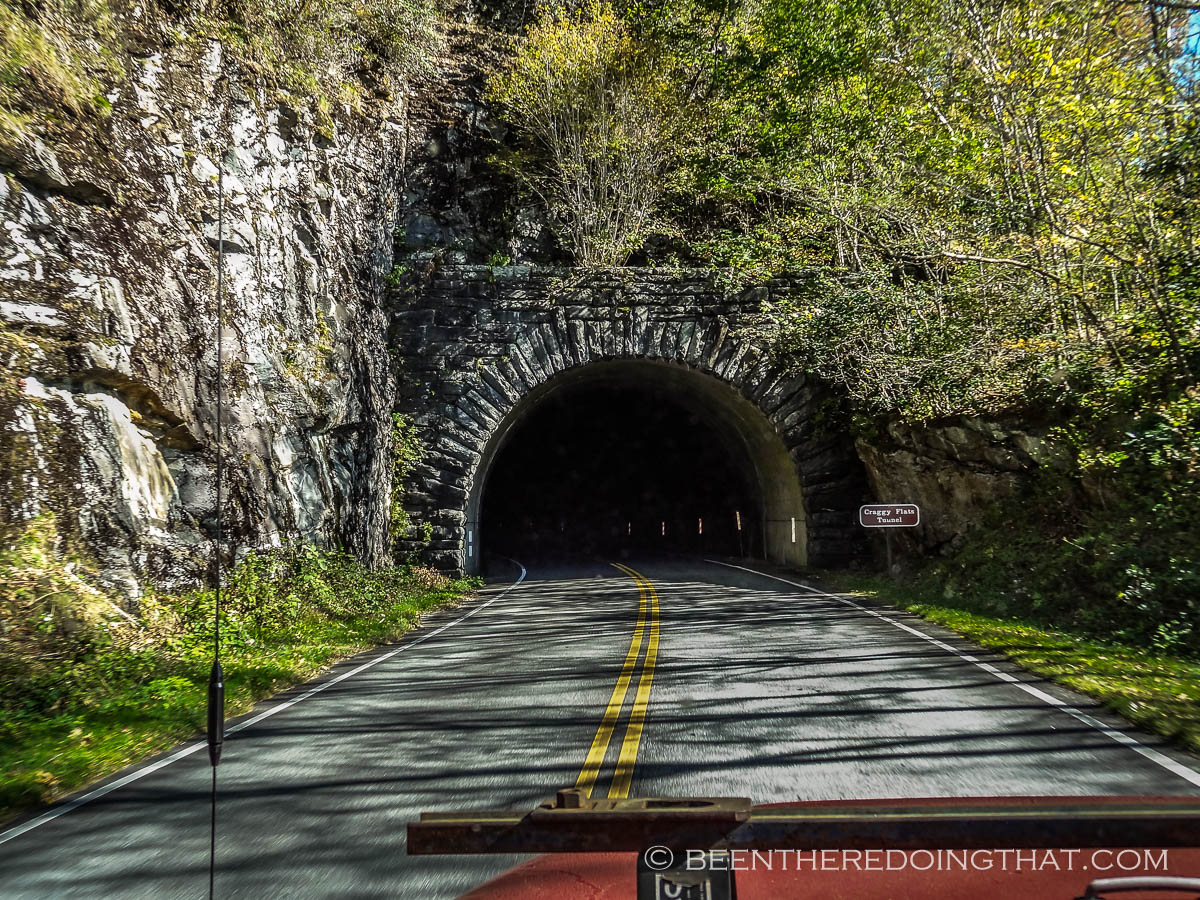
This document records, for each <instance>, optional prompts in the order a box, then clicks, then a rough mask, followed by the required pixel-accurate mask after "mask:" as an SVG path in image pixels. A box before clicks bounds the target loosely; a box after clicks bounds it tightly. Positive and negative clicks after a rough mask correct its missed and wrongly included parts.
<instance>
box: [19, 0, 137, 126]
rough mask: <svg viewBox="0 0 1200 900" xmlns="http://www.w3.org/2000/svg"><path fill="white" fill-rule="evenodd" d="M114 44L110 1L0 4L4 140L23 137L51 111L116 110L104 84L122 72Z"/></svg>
mask: <svg viewBox="0 0 1200 900" xmlns="http://www.w3.org/2000/svg"><path fill="white" fill-rule="evenodd" d="M80 32H82V34H84V35H86V36H87V37H89V38H92V39H91V40H80V39H78V37H77V35H78V33H80ZM115 46H116V26H115V22H114V17H113V14H112V11H111V9H110V8H109V6H108V4H107V3H106V2H105V0H41V2H38V3H34V4H23V5H10V4H8V3H5V4H0V139H4V138H10V139H11V138H13V137H15V136H17V135H19V134H21V133H22V132H23V131H24V130H25V128H26V127H27V125H28V123H29V122H30V121H31V120H32V119H35V118H37V117H38V116H39V115H40V114H42V113H44V111H45V110H46V109H47V108H54V107H58V108H63V109H66V110H69V111H70V112H72V113H75V114H81V113H83V112H85V111H91V112H95V113H103V112H105V111H107V110H108V109H109V108H111V104H110V103H109V102H108V99H107V98H106V97H104V95H103V93H102V92H101V82H102V81H103V80H104V79H105V78H112V77H115V76H116V75H118V74H119V73H120V65H119V64H118V62H117V60H116V50H115Z"/></svg>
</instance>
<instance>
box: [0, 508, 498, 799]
mask: <svg viewBox="0 0 1200 900" xmlns="http://www.w3.org/2000/svg"><path fill="white" fill-rule="evenodd" d="M51 533H52V523H51V524H47V523H46V522H45V521H42V522H38V523H35V525H34V527H33V528H31V529H30V533H27V534H26V535H24V536H23V537H22V539H21V540H19V541H17V542H16V543H15V544H14V545H13V546H12V547H10V548H9V549H8V550H6V551H4V552H0V622H2V623H3V624H2V625H0V680H3V681H4V682H5V685H6V689H5V692H4V696H3V697H0V772H2V773H3V775H2V779H0V821H3V820H5V819H8V818H11V817H13V816H15V815H18V814H20V813H21V812H23V811H25V810H28V809H30V808H33V807H36V806H38V805H41V804H44V803H47V802H49V801H52V800H54V799H56V798H58V797H61V796H63V795H64V794H67V793H69V792H71V791H73V790H76V789H78V788H80V787H82V786H84V785H86V784H88V783H89V782H92V781H95V780H96V779H99V778H102V777H104V776H106V775H108V774H111V773H112V772H115V771H117V770H119V769H121V768H123V767H124V766H126V765H129V764H131V763H133V762H136V761H138V760H139V759H142V758H145V757H146V756H148V755H151V754H154V753H157V752H160V751H162V750H166V749H168V748H169V747H171V746H173V745H175V744H177V743H179V742H180V741H182V740H186V739H188V738H190V737H192V736H193V735H195V734H196V733H197V732H198V731H200V730H202V729H203V727H204V718H205V695H206V689H207V682H208V673H209V668H210V666H211V664H212V655H211V652H212V651H211V641H212V637H211V627H212V626H211V622H212V610H213V597H212V594H211V593H210V592H204V591H201V592H196V593H192V594H186V595H170V596H156V597H149V598H146V599H145V600H143V601H142V602H141V604H140V607H139V609H138V612H137V615H136V616H133V617H130V616H128V615H127V614H125V613H124V612H122V611H121V609H120V608H119V606H118V605H115V604H113V603H112V601H111V600H110V599H109V598H107V597H105V596H104V595H103V594H101V593H100V592H98V591H95V590H93V589H91V588H89V587H88V586H87V583H86V580H85V579H84V578H80V577H79V576H78V573H79V572H80V568H79V564H78V563H72V562H69V561H68V562H62V561H60V559H59V558H58V557H57V556H56V554H55V553H53V552H51V548H49V547H48V546H47V538H48V535H50V534H51ZM476 584H477V582H475V581H474V580H459V581H451V580H450V579H447V578H445V577H443V576H441V575H438V574H437V573H434V572H431V571H429V570H426V569H420V568H410V567H395V568H391V569H384V570H381V571H376V572H372V571H368V570H365V569H363V568H362V567H361V566H360V565H359V564H358V563H357V562H355V561H354V560H353V559H352V558H351V557H349V556H347V555H346V554H343V553H339V552H337V551H319V550H315V549H313V548H285V549H284V550H280V551H274V552H272V553H268V554H261V555H260V554H251V555H250V556H249V557H248V558H247V559H246V560H245V561H244V562H243V563H242V564H241V565H240V566H239V567H238V569H237V570H236V571H235V573H234V574H233V576H232V577H231V579H230V582H229V584H228V585H227V588H226V592H225V597H223V605H224V610H223V616H222V637H223V641H222V644H223V649H222V662H223V667H224V670H225V683H226V697H227V700H226V702H227V714H228V715H229V716H235V715H238V714H240V713H243V712H246V711H248V710H249V709H250V708H251V707H252V706H253V705H254V704H255V703H256V702H257V701H259V700H262V699H264V698H266V697H269V696H271V695H272V694H275V693H277V692H279V691H280V690H283V689H284V688H287V687H290V686H292V685H295V684H298V683H300V682H303V681H305V680H307V679H309V678H311V677H312V676H314V675H316V674H317V673H319V672H320V671H322V670H323V669H325V668H326V667H328V666H329V665H330V664H332V663H334V662H336V661H338V660H340V659H344V658H345V657H348V656H351V655H353V654H354V653H357V652H359V651H361V650H364V649H367V648H369V647H372V646H376V645H379V644H383V643H387V642H390V641H393V640H395V639H396V638H397V637H399V636H400V635H402V634H404V633H405V632H406V631H408V630H410V629H411V628H413V627H415V626H416V624H417V623H418V621H419V617H420V615H421V614H422V613H424V612H427V611H429V610H432V609H436V608H438V607H442V606H446V605H449V604H452V603H454V602H456V601H457V600H459V599H460V598H461V597H462V596H463V595H464V594H465V593H467V592H468V591H470V590H471V589H473V588H474V587H475V586H476Z"/></svg>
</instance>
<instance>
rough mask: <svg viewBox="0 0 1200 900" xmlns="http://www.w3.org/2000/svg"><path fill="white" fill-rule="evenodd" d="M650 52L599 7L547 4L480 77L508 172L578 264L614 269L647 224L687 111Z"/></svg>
mask: <svg viewBox="0 0 1200 900" xmlns="http://www.w3.org/2000/svg"><path fill="white" fill-rule="evenodd" d="M660 59H661V56H660V54H657V53H656V52H655V50H654V48H653V47H652V46H647V45H645V44H642V43H640V42H638V41H637V40H635V39H634V37H633V36H632V34H631V33H630V30H629V28H628V26H627V25H626V23H625V21H624V20H623V19H622V18H620V17H618V16H617V14H616V13H615V12H614V11H613V9H612V8H611V7H609V6H605V5H601V4H599V3H592V4H589V5H587V6H585V7H584V8H583V9H582V10H580V11H578V12H570V11H568V10H566V9H564V8H562V7H550V8H548V9H545V10H543V12H542V13H541V14H540V15H539V17H538V19H537V20H536V22H535V23H534V24H533V25H532V26H531V27H530V28H529V31H528V33H527V34H526V35H525V37H524V39H523V40H522V41H521V43H520V46H519V48H518V50H517V52H516V54H515V55H514V56H513V57H512V59H511V60H510V61H509V63H508V65H507V66H506V67H505V68H503V69H502V70H501V71H498V72H496V73H495V74H494V75H493V76H492V78H491V79H490V82H489V86H488V96H489V98H490V99H491V100H492V101H494V102H496V103H498V104H499V105H500V107H501V110H502V113H503V116H504V117H505V118H506V119H507V120H508V122H509V123H511V124H512V126H513V127H514V128H515V129H516V131H517V132H518V134H519V135H520V137H521V146H520V148H519V149H518V151H517V152H516V153H515V154H513V155H511V156H510V157H509V158H508V160H507V164H508V168H509V170H510V171H511V172H512V173H513V174H514V175H515V176H516V178H517V180H518V181H519V183H521V184H522V185H524V186H525V187H526V188H527V189H528V190H530V191H531V192H532V193H533V194H534V195H536V196H537V198H538V199H539V200H540V201H541V203H542V204H543V205H544V206H545V208H546V210H547V212H548V213H549V214H550V222H551V224H552V227H553V228H554V229H555V231H556V232H557V234H558V236H559V238H560V240H561V241H562V243H563V244H564V246H565V247H566V248H568V249H569V250H570V251H571V253H572V255H573V256H574V258H575V261H576V262H577V263H578V264H580V265H584V266H601V265H619V264H620V263H622V262H623V261H624V260H625V259H626V257H627V256H628V255H629V253H630V252H631V251H632V250H634V249H635V248H636V247H637V246H638V244H639V243H640V241H641V240H642V239H643V238H644V237H645V235H646V234H647V232H648V230H649V229H650V227H651V224H652V223H653V221H654V217H655V214H656V212H657V210H658V207H659V202H660V200H661V197H662V194H663V190H664V183H665V181H666V178H667V176H668V172H669V169H670V166H671V163H672V161H673V159H674V157H675V154H676V147H677V141H678V139H679V136H680V133H681V131H682V124H683V122H684V121H685V115H686V114H685V111H684V108H683V107H684V102H683V99H682V96H681V93H680V91H679V89H678V85H677V83H676V81H675V80H674V78H673V77H672V74H671V72H670V71H669V69H668V68H666V67H663V66H661V65H659V64H658V63H659V61H660Z"/></svg>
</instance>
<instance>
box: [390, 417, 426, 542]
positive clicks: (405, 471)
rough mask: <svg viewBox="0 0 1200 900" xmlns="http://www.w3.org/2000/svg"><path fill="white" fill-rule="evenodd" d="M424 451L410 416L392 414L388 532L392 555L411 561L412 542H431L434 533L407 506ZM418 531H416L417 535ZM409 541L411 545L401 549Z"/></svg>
mask: <svg viewBox="0 0 1200 900" xmlns="http://www.w3.org/2000/svg"><path fill="white" fill-rule="evenodd" d="M422 455H423V451H422V448H421V442H420V439H419V438H418V437H417V430H416V428H415V427H414V426H413V424H412V422H411V421H409V419H408V418H406V417H405V416H403V415H401V414H400V413H393V414H392V499H391V507H390V509H391V518H390V520H389V522H388V536H389V537H390V538H391V542H392V555H393V557H395V559H396V561H397V562H405V561H408V560H409V559H410V558H411V557H412V555H413V549H412V544H413V542H414V541H415V543H416V544H417V545H421V544H427V543H429V541H430V540H431V539H432V537H433V532H432V526H431V525H430V524H429V523H428V522H425V523H422V525H421V527H419V528H416V527H414V524H413V522H412V519H411V517H410V516H409V514H408V511H407V510H405V508H404V494H405V491H406V490H407V488H408V476H409V474H410V473H411V472H412V470H413V468H415V467H416V465H417V464H418V463H419V462H420V461H421V457H422ZM414 531H415V532H416V534H415V536H414ZM401 544H405V545H406V546H407V548H408V549H403V550H402V549H401Z"/></svg>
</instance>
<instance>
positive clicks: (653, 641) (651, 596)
mask: <svg viewBox="0 0 1200 900" xmlns="http://www.w3.org/2000/svg"><path fill="white" fill-rule="evenodd" d="M613 565H614V566H615V567H616V568H618V569H620V570H621V571H622V572H624V573H625V574H626V575H628V576H629V577H630V578H632V579H633V580H634V581H635V582H637V586H638V593H639V603H638V620H637V627H636V628H634V630H633V637H632V638H631V639H630V641H629V652H628V653H626V654H625V662H624V664H623V665H622V666H621V674H620V675H619V676H618V677H617V683H616V685H614V686H613V691H612V696H611V697H609V700H608V706H607V707H606V708H605V710H604V717H603V718H602V719H601V720H600V727H599V728H597V729H596V736H595V738H593V739H592V746H591V749H590V750H588V755H587V759H585V760H584V763H583V770H582V771H581V772H580V773H579V778H578V779H577V780H576V781H575V787H576V788H578V789H579V790H581V791H583V792H584V794H585V796H588V797H590V796H591V795H592V790H593V789H594V788H595V787H596V779H597V778H598V777H599V775H600V769H601V768H602V767H603V765H604V757H605V756H606V755H608V746H609V743H610V742H611V741H612V736H613V733H614V732H615V731H616V729H617V723H618V721H619V720H620V718H621V711H622V710H623V709H624V708H625V695H626V694H627V693H628V692H629V685H630V683H631V682H632V681H633V677H634V674H635V672H636V671H637V668H638V665H637V663H638V658H639V657H641V656H642V643H643V641H645V644H646V654H645V657H644V658H643V659H642V666H641V677H640V678H639V679H638V686H637V692H636V693H635V694H634V697H633V709H632V710H631V711H630V713H629V721H628V723H627V724H626V726H625V737H624V739H623V740H622V741H621V751H620V753H619V754H617V765H616V768H615V769H614V770H613V777H612V782H611V784H610V785H609V788H608V796H610V797H628V796H629V786H630V784H631V783H632V782H633V766H634V763H635V762H637V754H638V746H639V745H640V744H641V742H642V726H643V725H644V723H645V721H646V707H647V706H649V704H650V686H651V685H652V684H653V682H654V663H655V660H657V659H658V593H657V592H656V591H655V590H654V585H652V584H651V583H650V579H649V578H647V577H646V576H645V575H642V574H641V573H640V572H635V571H634V570H633V569H631V568H629V567H628V566H623V565H621V564H619V563H613Z"/></svg>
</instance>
